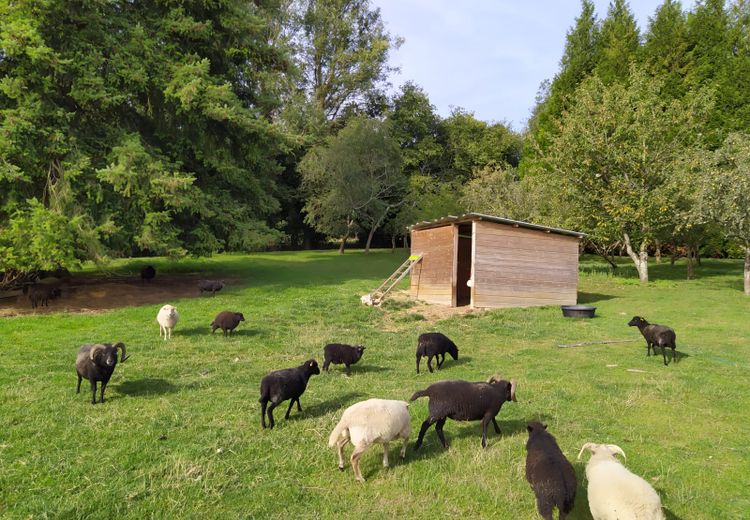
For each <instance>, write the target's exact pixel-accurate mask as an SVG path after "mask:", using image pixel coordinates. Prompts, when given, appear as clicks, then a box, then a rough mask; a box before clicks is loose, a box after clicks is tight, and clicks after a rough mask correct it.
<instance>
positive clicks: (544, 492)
mask: <svg viewBox="0 0 750 520" xmlns="http://www.w3.org/2000/svg"><path fill="white" fill-rule="evenodd" d="M526 429H527V430H528V432H529V440H528V441H527V442H526V480H528V481H529V484H531V489H533V490H534V495H536V507H537V510H538V511H539V514H540V515H541V517H542V518H544V519H545V520H552V511H553V510H554V509H555V507H557V510H558V512H559V519H560V520H564V519H565V515H567V514H568V513H570V511H571V510H572V509H573V503H574V502H575V499H576V487H577V486H578V482H577V480H576V472H575V469H573V465H572V464H571V463H570V461H569V460H568V459H566V458H565V455H563V453H562V451H561V450H560V447H559V446H558V445H557V441H555V438H554V437H553V436H552V434H551V433H549V432H548V431H547V425H546V424H542V423H540V422H537V421H534V422H530V423H529V424H528V426H527V427H526Z"/></svg>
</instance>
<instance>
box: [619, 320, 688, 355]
mask: <svg viewBox="0 0 750 520" xmlns="http://www.w3.org/2000/svg"><path fill="white" fill-rule="evenodd" d="M628 326H629V327H638V330H640V331H641V334H642V335H643V337H644V338H645V339H646V356H650V355H651V348H653V349H654V355H656V347H657V346H658V347H661V354H662V356H664V366H667V354H666V347H669V348H671V349H672V361H674V360H675V349H676V348H677V343H676V341H677V335H676V334H675V333H674V330H672V329H671V328H669V327H666V326H664V325H656V324H650V323H649V322H647V321H646V320H645V319H643V318H641V317H640V316H633V319H632V320H630V321H629V322H628Z"/></svg>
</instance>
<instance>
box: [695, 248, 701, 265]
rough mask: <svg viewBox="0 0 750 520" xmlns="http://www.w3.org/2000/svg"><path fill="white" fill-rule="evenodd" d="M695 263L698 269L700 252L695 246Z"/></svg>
mask: <svg viewBox="0 0 750 520" xmlns="http://www.w3.org/2000/svg"><path fill="white" fill-rule="evenodd" d="M695 263H696V264H697V265H698V267H700V266H701V252H700V248H699V247H698V246H695Z"/></svg>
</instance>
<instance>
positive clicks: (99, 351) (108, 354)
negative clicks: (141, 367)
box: [89, 343, 125, 367]
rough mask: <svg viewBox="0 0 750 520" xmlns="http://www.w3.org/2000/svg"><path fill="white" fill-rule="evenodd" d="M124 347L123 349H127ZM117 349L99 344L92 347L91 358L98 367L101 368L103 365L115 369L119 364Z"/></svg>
mask: <svg viewBox="0 0 750 520" xmlns="http://www.w3.org/2000/svg"><path fill="white" fill-rule="evenodd" d="M118 345H121V343H118ZM122 346H123V348H124V347H125V345H122ZM117 348H118V347H113V346H112V345H109V344H105V345H102V344H101V343H98V344H96V345H94V346H93V347H91V351H90V352H89V358H90V359H91V361H93V362H94V363H96V364H97V365H100V366H101V365H102V364H103V365H105V366H108V367H114V366H115V365H116V364H117ZM97 356H98V357H99V362H97V361H96V358H97ZM102 356H103V359H102Z"/></svg>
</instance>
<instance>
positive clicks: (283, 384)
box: [258, 359, 320, 428]
mask: <svg viewBox="0 0 750 520" xmlns="http://www.w3.org/2000/svg"><path fill="white" fill-rule="evenodd" d="M315 374H320V368H318V362H317V361H315V360H314V359H308V360H307V361H305V362H304V363H302V364H301V365H300V366H298V367H295V368H285V369H283V370H276V371H275V372H271V373H270V374H268V375H266V376H265V377H264V378H263V379H262V380H261V382H260V399H258V402H259V403H260V423H261V425H262V426H263V428H265V427H266V405H267V404H268V401H271V406H269V407H268V421H269V423H270V427H271V428H273V427H274V424H275V422H274V420H273V409H274V408H276V407H277V406H278V405H279V404H281V403H282V402H283V401H286V400H287V399H291V401H290V402H289V408H288V409H287V411H286V415H285V416H284V418H285V419H289V414H290V413H291V411H292V405H293V404H294V402H295V401H296V402H297V411H298V412H301V411H302V407H301V406H300V404H299V398H300V396H301V395H302V394H303V393H304V392H305V388H307V382H308V381H309V379H310V377H312V376H313V375H315Z"/></svg>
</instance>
